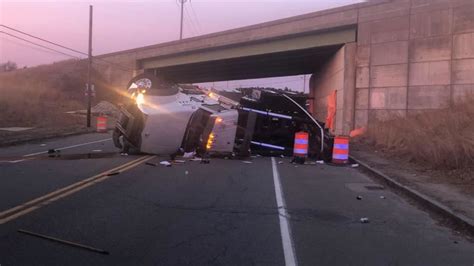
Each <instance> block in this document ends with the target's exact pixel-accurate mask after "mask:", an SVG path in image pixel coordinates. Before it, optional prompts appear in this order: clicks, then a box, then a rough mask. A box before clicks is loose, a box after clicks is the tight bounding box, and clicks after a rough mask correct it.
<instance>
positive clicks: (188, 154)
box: [183, 151, 196, 158]
mask: <svg viewBox="0 0 474 266" xmlns="http://www.w3.org/2000/svg"><path fill="white" fill-rule="evenodd" d="M195 155H196V152H194V151H191V152H185V153H184V154H183V158H193V157H194V156H195Z"/></svg>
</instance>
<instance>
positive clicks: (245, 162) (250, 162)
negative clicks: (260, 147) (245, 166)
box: [242, 161, 252, 163]
mask: <svg viewBox="0 0 474 266" xmlns="http://www.w3.org/2000/svg"><path fill="white" fill-rule="evenodd" d="M242 162H243V163H252V162H251V161H242Z"/></svg>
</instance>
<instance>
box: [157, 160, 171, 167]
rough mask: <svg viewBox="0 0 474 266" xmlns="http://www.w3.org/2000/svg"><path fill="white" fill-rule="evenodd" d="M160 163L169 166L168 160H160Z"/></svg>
mask: <svg viewBox="0 0 474 266" xmlns="http://www.w3.org/2000/svg"><path fill="white" fill-rule="evenodd" d="M160 164H161V165H164V166H166V167H171V163H170V162H168V161H161V162H160Z"/></svg>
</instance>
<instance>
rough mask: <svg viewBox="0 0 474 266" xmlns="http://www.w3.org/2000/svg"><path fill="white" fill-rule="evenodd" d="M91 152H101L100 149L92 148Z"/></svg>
mask: <svg viewBox="0 0 474 266" xmlns="http://www.w3.org/2000/svg"><path fill="white" fill-rule="evenodd" d="M92 152H102V150H92Z"/></svg>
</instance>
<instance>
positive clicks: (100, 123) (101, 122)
mask: <svg viewBox="0 0 474 266" xmlns="http://www.w3.org/2000/svg"><path fill="white" fill-rule="evenodd" d="M97 132H101V133H105V132H107V117H106V116H98V117H97Z"/></svg>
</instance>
